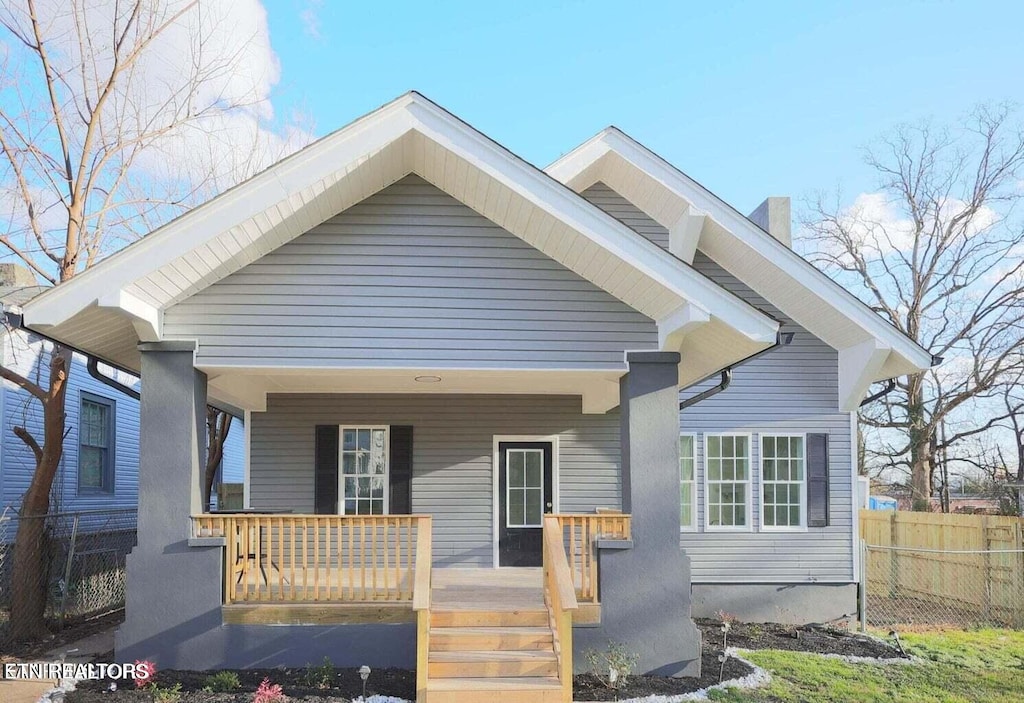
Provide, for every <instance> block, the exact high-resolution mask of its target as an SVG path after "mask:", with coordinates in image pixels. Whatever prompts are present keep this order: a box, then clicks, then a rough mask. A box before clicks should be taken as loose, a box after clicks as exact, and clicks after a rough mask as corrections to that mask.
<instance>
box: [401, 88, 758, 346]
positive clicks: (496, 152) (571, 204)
mask: <svg viewBox="0 0 1024 703" xmlns="http://www.w3.org/2000/svg"><path fill="white" fill-rule="evenodd" d="M409 110H410V113H411V114H412V115H413V116H414V117H415V118H416V120H417V125H416V129H417V130H418V131H419V132H421V133H422V134H423V135H424V136H425V137H427V138H428V139H431V140H433V141H434V142H436V143H437V144H439V145H440V146H442V147H444V148H445V149H448V150H450V151H452V152H453V153H456V154H458V155H459V156H461V157H462V158H464V159H465V160H466V161H467V162H469V163H470V164H472V165H474V166H475V167H476V168H478V169H480V170H481V171H483V172H484V173H486V174H488V175H490V176H491V177H493V178H495V179H496V180H498V181H499V182H501V183H502V184H503V185H505V186H506V187H508V188H509V189H510V190H512V191H513V192H515V193H516V194H518V195H519V196H521V197H523V198H525V199H526V200H528V201H529V202H531V203H532V204H533V205H535V206H536V207H539V208H541V209H543V210H544V211H546V212H548V213H550V214H552V215H553V216H555V217H557V218H558V219H560V220H561V221H562V222H565V223H566V224H567V225H568V226H569V227H571V228H572V229H574V230H575V231H577V232H579V233H580V234H581V235H583V236H584V237H586V238H588V239H590V240H591V241H593V242H594V243H596V244H598V245H599V246H601V247H602V248H604V249H605V250H606V251H608V252H610V253H611V254H612V255H614V256H615V257H617V258H618V259H620V260H622V261H624V262H626V263H628V264H629V265H631V266H632V267H634V268H635V269H637V270H638V271H640V272H641V273H643V274H644V275H646V276H648V277H649V278H652V279H654V280H655V281H657V282H658V283H660V284H661V285H663V286H664V287H665V288H667V289H668V290H670V291H672V292H673V293H675V294H676V295H678V296H679V297H680V298H682V299H683V300H685V301H692V302H696V303H698V304H699V305H701V306H702V307H704V308H706V309H707V311H708V312H709V313H710V314H711V315H714V316H715V317H716V318H718V319H720V320H722V321H723V322H725V323H726V324H728V325H729V326H731V327H733V328H734V329H736V330H738V331H739V332H740V333H742V334H744V335H745V336H747V337H748V338H750V339H752V340H754V341H758V342H763V341H774V340H775V338H776V334H777V332H778V323H777V322H776V321H775V320H772V319H771V318H770V317H768V316H767V315H765V314H764V313H762V312H761V311H759V310H757V309H756V308H755V307H753V306H752V305H750V304H749V303H747V302H746V301H744V300H743V299H741V298H740V297H738V296H736V295H734V294H733V293H730V292H728V291H726V290H725V289H724V288H722V287H721V286H719V285H717V284H716V283H714V282H713V281H711V280H710V279H708V278H706V277H704V276H702V275H700V274H699V273H697V272H696V271H695V270H694V269H693V268H691V267H690V266H688V265H686V264H685V263H683V262H682V261H678V260H677V259H675V258H674V257H672V256H668V255H666V253H665V251H664V250H663V249H661V248H660V247H659V246H658V245H656V244H654V243H652V242H650V241H648V240H647V239H645V238H643V237H640V236H638V235H637V233H636V232H634V231H633V230H632V229H630V228H629V227H627V226H626V225H624V224H622V223H621V222H619V221H618V220H616V219H615V218H614V217H612V216H611V215H609V214H608V213H606V212H604V211H603V210H601V209H600V208H599V207H597V206H596V205H593V204H591V203H589V202H588V201H587V200H586V199H584V198H582V197H581V196H580V195H579V194H578V193H576V192H575V191H573V190H572V189H571V188H569V187H568V186H566V185H565V184H563V183H560V182H559V181H557V180H555V179H554V178H552V177H551V176H549V175H548V174H546V173H545V172H543V171H541V170H540V169H538V168H536V167H534V166H533V165H531V164H529V163H527V162H526V161H523V160H522V159H520V158H518V157H517V156H515V155H513V154H511V153H510V152H509V151H507V150H506V149H505V148H504V147H502V146H500V145H498V144H497V143H495V142H493V141H492V140H490V139H488V138H487V137H485V136H484V135H483V134H481V133H480V132H478V131H477V130H475V129H473V128H471V127H469V126H468V125H466V124H465V123H463V122H461V121H459V120H457V119H454V118H453V117H452V115H450V114H449V113H447V112H444V111H443V110H441V108H439V107H437V106H436V105H434V104H433V103H427V102H417V103H415V104H413V105H410V107H409ZM453 124H454V125H455V127H456V128H455V129H452V126H453ZM510 157H511V158H510Z"/></svg>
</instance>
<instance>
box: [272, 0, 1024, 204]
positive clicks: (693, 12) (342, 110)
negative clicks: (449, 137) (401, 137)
mask: <svg viewBox="0 0 1024 703" xmlns="http://www.w3.org/2000/svg"><path fill="white" fill-rule="evenodd" d="M267 6H268V12H269V22H270V33H271V41H272V43H273V47H274V49H275V50H276V52H277V53H278V56H279V57H280V62H281V69H282V76H281V83H280V85H279V86H278V90H277V94H276V96H275V104H276V105H277V106H278V108H279V110H280V109H283V110H285V111H287V110H290V109H292V108H293V107H295V106H297V107H299V108H300V109H302V110H304V111H306V112H308V113H309V114H310V115H311V116H312V118H313V119H314V120H315V123H316V132H317V134H318V135H319V134H324V133H326V132H329V131H331V130H333V129H335V128H337V127H339V126H342V125H344V124H345V123H347V122H348V121H350V120H352V119H354V118H356V117H358V116H359V115H361V114H363V113H365V112H368V111H369V110H372V109H373V108H375V107H377V106H379V105H381V104H383V103H385V102H387V101H388V100H390V99H392V98H394V97H395V96H397V95H399V94H401V93H403V92H405V91H406V90H409V89H415V90H419V91H420V92H422V93H424V94H425V95H427V96H428V97H430V98H431V99H433V100H435V101H437V102H439V103H440V104H441V105H443V106H444V107H446V108H448V109H449V110H451V111H452V112H454V113H455V114H457V115H458V116H460V117H462V118H463V119H465V120H466V121H468V122H469V123H470V124H472V125H474V126H475V127H477V128H479V129H481V130H482V131H484V132H485V133H487V134H488V135H489V136H491V137H493V138H494V139H496V140H497V141H499V142H501V143H502V144H504V145H505V146H507V147H508V148H510V149H511V150H513V151H514V152H516V153H518V154H519V155H521V156H523V157H525V158H526V159H528V160H530V161H532V162H533V163H535V164H537V165H539V166H544V165H547V164H548V163H549V162H550V161H552V160H554V159H555V158H557V157H558V156H559V155H560V154H562V153H564V152H565V151H568V150H569V149H571V148H572V147H574V146H576V145H577V144H578V143H580V142H582V141H583V140H585V139H587V138H589V137H590V136H592V135H593V134H594V133H595V132H597V131H598V130H599V129H601V128H602V127H604V126H607V125H608V124H614V125H616V126H618V127H620V128H622V129H624V130H625V131H627V132H628V133H630V134H631V135H632V136H634V137H636V138H637V139H639V140H640V141H641V142H643V143H645V144H646V145H648V146H649V147H651V148H653V149H654V150H655V151H657V152H659V153H660V154H662V155H663V156H664V157H666V158H667V159H669V160H670V161H672V162H673V163H674V164H676V165H677V166H679V167H680V168H681V169H683V170H684V171H686V172H687V173H688V174H690V175H691V176H692V177H694V178H696V179H698V180H699V181H701V182H702V183H704V184H705V185H706V186H708V187H709V188H711V189H712V190H713V191H715V192H716V193H718V194H719V195H721V196H722V197H724V198H725V199H726V200H728V201H729V202H731V203H732V204H734V205H736V206H737V207H738V208H739V209H741V210H743V211H744V212H746V211H749V210H751V209H753V208H754V207H755V206H756V205H757V204H758V203H759V202H760V201H761V200H762V199H763V197H764V196H766V195H791V196H793V197H794V198H795V199H800V198H801V197H803V196H806V195H808V194H810V193H812V192H813V191H815V190H816V189H822V188H824V189H835V188H836V187H837V186H839V185H841V186H842V189H843V192H844V193H845V194H846V195H847V196H848V198H849V199H852V197H853V196H855V195H856V194H857V193H859V192H863V191H868V190H872V189H873V180H872V175H871V173H870V172H869V171H868V170H867V169H866V167H864V166H863V164H862V160H861V159H862V152H861V147H863V146H864V145H865V144H867V143H869V142H870V141H871V140H873V139H874V138H876V137H877V136H878V135H879V134H881V133H882V132H884V131H885V130H887V129H889V128H890V127H891V126H893V125H895V124H896V123H898V122H901V121H917V120H921V119H925V118H932V119H934V120H936V121H939V122H950V121H954V120H957V119H959V118H960V117H961V116H962V115H963V114H964V113H965V112H967V111H968V110H969V109H970V108H971V107H972V106H974V105H975V104H977V103H979V102H985V101H1005V100H1009V101H1013V102H1024V81H1022V69H1024V51H1022V50H1021V47H1022V42H1021V39H1020V34H1019V32H1020V27H1021V26H1024V4H1021V3H1012V2H1005V3H1003V2H987V3H978V2H973V3H971V2H895V3H894V2H870V1H862V2H856V3H854V2H849V3H837V2H817V3H812V2H758V3H754V2H747V3H739V2H704V3H691V2H631V3H612V2H541V3H536V2H518V3H487V2H481V1H480V0H477V1H476V2H395V3H388V4H384V3H378V2H361V3H353V2H338V1H336V0H320V2H316V0H268V2H267Z"/></svg>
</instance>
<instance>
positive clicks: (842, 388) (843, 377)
mask: <svg viewBox="0 0 1024 703" xmlns="http://www.w3.org/2000/svg"><path fill="white" fill-rule="evenodd" d="M891 351H892V350H891V349H890V347H888V346H886V345H884V344H881V343H879V342H878V340H875V339H869V340H867V341H866V342H861V343H860V344H857V345H854V346H852V347H847V348H846V349H840V350H839V409H840V410H843V411H853V410H856V409H857V408H858V407H860V402H861V400H863V399H864V395H865V394H866V393H867V390H868V388H869V387H870V386H871V384H872V383H873V382H874V381H875V380H876V379H877V378H878V375H879V373H880V372H881V370H882V366H883V365H884V364H885V361H886V359H887V358H888V357H889V354H890V353H891Z"/></svg>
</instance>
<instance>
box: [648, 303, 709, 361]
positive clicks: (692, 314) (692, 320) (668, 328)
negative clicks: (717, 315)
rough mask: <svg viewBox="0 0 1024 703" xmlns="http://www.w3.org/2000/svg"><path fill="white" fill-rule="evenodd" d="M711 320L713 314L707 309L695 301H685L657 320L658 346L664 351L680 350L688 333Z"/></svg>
mask: <svg viewBox="0 0 1024 703" xmlns="http://www.w3.org/2000/svg"><path fill="white" fill-rule="evenodd" d="M710 321H711V315H710V314H709V313H708V311H707V310H705V309H704V308H702V307H700V306H699V305H694V304H693V303H683V304H682V305H680V306H679V307H678V308H676V309H675V310H673V311H672V312H671V313H669V314H668V315H666V316H665V317H663V318H661V319H660V320H658V321H657V323H658V348H659V349H661V350H662V351H679V347H681V346H682V344H683V338H684V337H686V335H688V334H689V333H690V332H692V331H693V330H695V329H697V328H698V327H700V326H701V325H703V324H705V323H707V322H710Z"/></svg>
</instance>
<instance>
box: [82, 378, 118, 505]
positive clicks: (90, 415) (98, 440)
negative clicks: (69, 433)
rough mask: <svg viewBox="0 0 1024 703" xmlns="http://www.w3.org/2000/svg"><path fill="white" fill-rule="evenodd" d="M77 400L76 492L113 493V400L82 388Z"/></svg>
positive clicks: (114, 443)
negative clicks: (79, 397) (78, 403)
mask: <svg viewBox="0 0 1024 703" xmlns="http://www.w3.org/2000/svg"><path fill="white" fill-rule="evenodd" d="M79 402H80V405H79V412H78V493H79V494H80V495H81V494H88V493H113V492H114V447H115V446H116V424H115V422H114V406H115V403H114V401H113V400H111V399H110V398H104V397H102V396H98V395H95V394H93V393H87V392H86V391H82V392H81V399H80V401H79Z"/></svg>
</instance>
